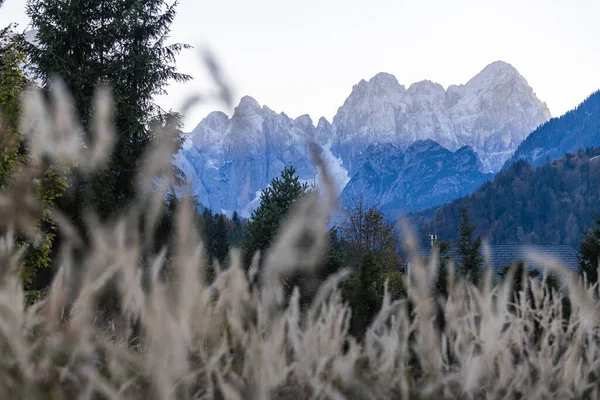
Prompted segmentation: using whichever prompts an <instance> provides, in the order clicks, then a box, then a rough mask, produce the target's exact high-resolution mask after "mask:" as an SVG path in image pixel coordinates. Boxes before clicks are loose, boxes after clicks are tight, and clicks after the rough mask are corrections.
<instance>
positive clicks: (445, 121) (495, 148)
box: [332, 61, 550, 175]
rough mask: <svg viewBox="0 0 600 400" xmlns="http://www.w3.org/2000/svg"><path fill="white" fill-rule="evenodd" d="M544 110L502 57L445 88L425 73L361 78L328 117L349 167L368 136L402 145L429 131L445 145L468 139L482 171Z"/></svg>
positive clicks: (542, 117) (507, 152)
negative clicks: (408, 80)
mask: <svg viewBox="0 0 600 400" xmlns="http://www.w3.org/2000/svg"><path fill="white" fill-rule="evenodd" d="M549 118H550V112H549V111H548V108H547V107H546V104H544V103H542V102H541V101H540V100H538V99H537V97H536V96H535V94H534V93H533V90H532V89H531V87H530V86H529V85H528V84H527V81H526V80H525V78H523V77H522V76H521V75H520V74H519V73H518V71H517V70H516V69H515V68H514V67H512V66H511V65H510V64H507V63H505V62H502V61H497V62H494V63H492V64H490V65H488V66H487V67H485V68H484V69H483V70H482V71H481V72H480V73H479V74H477V75H476V76H475V77H474V78H472V79H471V80H470V81H469V82H467V83H466V84H465V85H460V86H455V85H453V86H450V87H448V89H447V90H444V88H443V87H442V86H441V85H439V84H437V83H433V82H430V81H422V82H417V83H414V84H412V85H411V86H410V87H409V88H408V89H406V88H405V87H404V86H403V85H400V84H399V83H398V81H397V80H396V78H394V76H392V75H390V74H386V73H380V74H377V75H375V76H374V77H373V78H371V80H369V81H368V82H367V81H364V80H362V81H360V82H359V83H358V84H357V85H355V86H354V88H353V89H352V93H351V94H350V96H349V97H348V98H347V99H346V101H345V102H344V105H343V106H342V107H340V108H339V110H338V112H337V114H336V115H335V117H334V119H333V137H334V138H335V139H334V140H335V141H334V144H333V147H332V148H333V151H334V154H336V155H338V156H340V157H341V158H342V159H343V160H344V166H346V167H347V168H348V170H349V171H350V174H351V175H352V174H353V173H354V172H355V171H356V170H357V169H358V168H360V165H359V164H360V163H359V162H358V160H359V159H360V153H361V152H362V151H364V149H366V148H367V147H368V146H369V145H370V144H371V143H391V144H394V145H396V146H398V147H400V148H401V149H403V150H405V149H407V148H408V146H410V145H411V144H412V143H414V142H415V141H417V140H426V139H432V140H434V141H436V142H438V143H439V144H441V145H442V146H444V147H446V148H447V149H450V150H453V151H454V150H457V149H459V148H460V147H462V146H471V147H473V149H474V150H475V152H476V153H477V154H478V156H479V157H480V159H481V161H482V165H483V168H484V169H485V170H486V172H487V171H491V172H497V171H498V170H500V168H501V167H502V165H503V164H504V162H505V161H506V160H507V159H508V158H509V157H510V156H511V155H512V153H513V152H514V151H515V149H516V148H517V146H518V145H519V144H520V143H521V142H522V141H523V139H525V137H527V135H528V134H529V133H530V132H531V131H533V130H534V129H535V128H536V127H538V126H539V125H540V124H542V123H544V122H546V121H547V120H548V119H549Z"/></svg>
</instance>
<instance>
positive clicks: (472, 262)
mask: <svg viewBox="0 0 600 400" xmlns="http://www.w3.org/2000/svg"><path fill="white" fill-rule="evenodd" d="M460 213H461V218H460V226H459V228H458V239H457V240H456V247H457V256H458V258H459V263H458V265H457V272H458V274H459V275H460V276H463V277H465V278H466V279H467V280H469V281H471V282H473V283H475V284H477V283H479V281H480V278H481V275H482V265H483V256H482V255H481V251H480V249H481V236H477V237H476V238H475V237H474V233H475V226H474V225H471V223H470V221H469V216H468V214H467V210H466V209H465V208H462V209H461V210H460Z"/></svg>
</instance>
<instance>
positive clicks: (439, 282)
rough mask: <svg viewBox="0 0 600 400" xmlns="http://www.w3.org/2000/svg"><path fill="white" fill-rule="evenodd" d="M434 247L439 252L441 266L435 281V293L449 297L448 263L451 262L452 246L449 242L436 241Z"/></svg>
mask: <svg viewBox="0 0 600 400" xmlns="http://www.w3.org/2000/svg"><path fill="white" fill-rule="evenodd" d="M434 246H435V247H437V249H438V251H439V253H438V254H439V265H438V271H437V277H436V280H435V292H436V293H437V294H438V295H441V296H443V297H444V298H446V297H448V263H449V262H450V256H449V252H450V248H451V247H452V244H451V243H450V242H449V241H436V242H435V243H434Z"/></svg>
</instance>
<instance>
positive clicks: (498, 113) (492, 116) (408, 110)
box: [174, 62, 550, 216]
mask: <svg viewBox="0 0 600 400" xmlns="http://www.w3.org/2000/svg"><path fill="white" fill-rule="evenodd" d="M549 118H550V113H549V111H548V109H547V107H546V105H545V104H544V103H542V102H541V101H539V100H538V99H537V98H536V96H535V94H534V93H533V91H532V89H531V88H530V87H529V85H528V84H527V81H526V80H525V79H524V78H523V77H522V76H521V75H519V73H518V72H517V71H516V70H515V69H514V68H513V67H512V66H511V65H509V64H507V63H504V62H495V63H492V64H490V65H489V66H487V67H486V68H485V69H484V70H483V71H481V72H480V73H479V74H478V75H477V76H475V77H474V78H473V79H471V80H470V81H469V82H467V83H466V84H465V85H460V86H450V87H449V88H448V89H447V90H445V89H444V88H443V87H442V86H441V85H439V84H436V83H433V82H430V81H423V82H417V83H414V84H413V85H411V86H410V87H409V88H408V89H406V88H405V87H404V86H403V85H400V84H399V83H398V81H397V80H396V78H394V76H392V75H390V74H386V73H380V74H377V75H376V76H374V77H373V78H372V79H370V80H369V81H364V80H363V81H361V82H359V83H358V84H357V85H355V86H354V88H353V89H352V92H351V94H350V96H349V97H348V98H347V99H346V101H345V102H344V104H343V105H342V106H341V107H340V108H339V110H338V112H337V114H336V115H335V117H334V119H333V122H332V123H329V122H328V121H327V120H326V119H325V118H321V119H319V120H318V122H317V124H316V125H315V124H314V123H313V121H312V120H311V118H310V117H309V116H308V115H302V116H300V117H298V118H296V119H295V120H293V119H291V118H289V117H288V116H287V115H285V114H284V113H280V114H277V113H275V112H274V111H272V110H271V109H269V108H268V107H266V106H260V105H259V104H258V102H257V101H256V100H254V99H253V98H251V97H248V96H246V97H244V98H242V100H241V101H240V104H239V105H238V106H237V107H236V108H235V110H234V113H233V115H232V116H231V117H228V116H227V115H225V114H223V113H221V112H213V113H211V114H209V115H208V116H207V117H206V118H205V119H204V120H202V122H200V124H198V126H197V127H196V128H195V129H194V130H193V131H192V132H191V133H189V134H188V138H187V142H186V144H185V148H184V149H183V150H182V151H181V152H180V153H179V154H178V155H177V156H176V158H175V161H174V162H175V164H176V165H177V166H178V167H180V168H181V169H182V170H183V171H184V172H185V173H186V176H187V177H188V181H189V183H190V184H191V186H192V192H193V194H194V195H196V196H197V197H198V199H199V200H200V202H201V203H202V204H204V205H206V206H209V207H211V208H212V209H214V210H215V211H223V212H227V213H232V212H233V210H237V211H238V212H240V213H241V215H243V216H249V215H250V212H251V210H252V209H254V208H255V207H256V206H257V205H258V203H259V200H260V192H261V191H262V190H263V189H264V188H265V187H266V186H267V185H268V184H269V182H270V181H271V180H272V179H273V178H275V177H276V176H279V174H280V172H281V170H282V169H283V168H284V166H289V165H293V166H294V167H295V168H296V170H297V171H298V174H299V176H300V178H301V179H303V180H305V181H307V182H311V183H313V182H314V183H316V184H317V185H318V183H319V180H320V174H319V171H318V170H317V169H316V168H315V166H314V164H313V162H312V158H311V156H310V151H309V147H308V145H307V141H315V142H316V143H317V144H319V146H320V148H321V151H322V154H321V156H322V157H323V159H324V160H325V161H326V163H327V164H328V166H329V169H330V172H331V173H332V174H333V176H334V178H335V181H336V183H337V186H338V190H339V193H341V194H342V200H343V201H347V200H348V199H349V198H351V197H352V196H355V195H357V194H358V193H362V194H363V198H364V200H365V201H367V202H371V203H375V204H377V205H380V206H382V207H383V208H385V209H386V210H388V211H389V212H393V213H402V212H406V211H412V210H416V209H419V208H421V207H426V206H429V205H434V204H437V203H441V202H445V201H449V200H452V199H454V198H456V197H458V196H461V195H464V194H466V193H468V192H470V191H472V190H473V189H475V188H476V187H477V185H479V184H480V183H481V182H483V181H485V179H487V177H488V175H487V174H488V173H489V172H495V171H498V170H499V169H500V168H501V166H502V165H503V163H504V162H505V161H506V160H507V159H508V158H509V157H510V156H511V155H512V153H513V151H514V150H515V149H516V148H517V146H518V145H519V144H520V143H521V142H522V141H523V139H524V138H525V137H526V136H527V134H528V133H529V132H531V131H532V130H533V129H535V128H536V127H537V126H538V125H540V124H542V123H544V122H545V121H547V120H548V119H549ZM465 146H466V147H465Z"/></svg>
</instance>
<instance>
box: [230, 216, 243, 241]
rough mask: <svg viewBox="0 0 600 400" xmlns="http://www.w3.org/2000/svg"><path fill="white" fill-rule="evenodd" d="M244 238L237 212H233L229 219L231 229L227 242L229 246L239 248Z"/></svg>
mask: <svg viewBox="0 0 600 400" xmlns="http://www.w3.org/2000/svg"><path fill="white" fill-rule="evenodd" d="M243 237H244V227H243V226H242V220H241V219H240V216H239V214H238V213H237V211H234V212H233V215H232V217H231V227H230V228H229V233H228V240H229V244H230V245H231V246H240V245H241V244H242V239H243Z"/></svg>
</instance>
